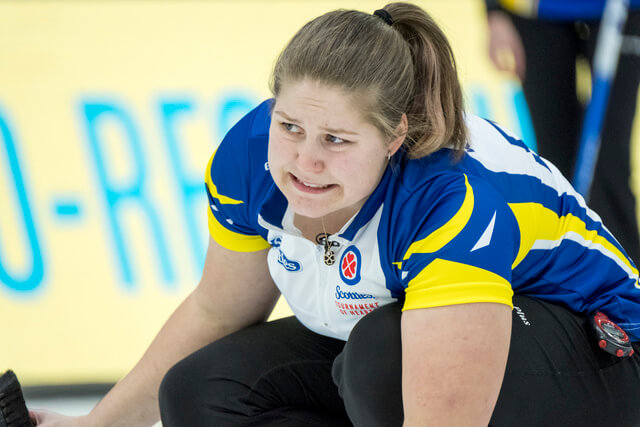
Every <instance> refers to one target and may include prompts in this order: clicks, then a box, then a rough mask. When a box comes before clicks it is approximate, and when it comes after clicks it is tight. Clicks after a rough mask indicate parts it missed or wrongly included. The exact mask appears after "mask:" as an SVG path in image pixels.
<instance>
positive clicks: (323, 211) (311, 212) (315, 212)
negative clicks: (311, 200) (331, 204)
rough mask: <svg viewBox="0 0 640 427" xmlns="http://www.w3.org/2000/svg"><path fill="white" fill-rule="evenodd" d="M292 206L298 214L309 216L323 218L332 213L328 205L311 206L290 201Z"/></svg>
mask: <svg viewBox="0 0 640 427" xmlns="http://www.w3.org/2000/svg"><path fill="white" fill-rule="evenodd" d="M289 204H290V205H291V208H292V209H293V211H294V212H295V213H296V214H297V215H301V216H305V217H307V218H321V217H323V216H325V215H327V214H329V213H331V210H330V209H327V207H326V205H325V206H322V207H319V206H309V205H308V204H304V205H300V204H297V203H289Z"/></svg>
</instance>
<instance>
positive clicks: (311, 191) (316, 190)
mask: <svg viewBox="0 0 640 427" xmlns="http://www.w3.org/2000/svg"><path fill="white" fill-rule="evenodd" d="M289 178H290V179H291V182H292V183H293V186H294V187H295V188H296V189H298V190H300V191H302V192H303V193H308V194H323V193H326V192H328V191H331V190H332V189H333V188H334V187H336V184H328V185H327V186H326V187H309V186H307V185H304V184H303V183H302V180H300V179H298V177H297V176H295V175H294V174H292V173H291V172H289ZM313 184H315V183H313ZM316 185H321V184H316Z"/></svg>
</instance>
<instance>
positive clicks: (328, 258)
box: [316, 217, 340, 265]
mask: <svg viewBox="0 0 640 427" xmlns="http://www.w3.org/2000/svg"><path fill="white" fill-rule="evenodd" d="M320 221H321V222H322V231H323V233H320V234H318V235H316V242H317V243H318V244H319V245H322V246H324V263H325V264H326V265H333V264H334V263H335V262H336V254H335V253H334V252H333V250H331V248H332V247H333V246H340V243H338V242H335V241H334V242H331V241H330V240H329V237H331V234H329V233H327V230H326V228H324V219H323V217H320Z"/></svg>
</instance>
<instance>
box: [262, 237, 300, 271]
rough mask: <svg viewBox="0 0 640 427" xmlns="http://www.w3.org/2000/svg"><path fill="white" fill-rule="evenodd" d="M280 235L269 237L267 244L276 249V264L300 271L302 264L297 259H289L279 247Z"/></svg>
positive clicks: (289, 269)
mask: <svg viewBox="0 0 640 427" xmlns="http://www.w3.org/2000/svg"><path fill="white" fill-rule="evenodd" d="M281 242H282V238H281V237H276V238H274V239H271V241H270V242H269V244H270V245H271V246H273V247H274V248H275V249H276V250H277V251H278V264H280V265H282V266H283V267H284V269H285V270H287V271H302V265H301V264H300V263H299V262H298V261H293V260H290V259H289V258H287V257H286V255H285V254H284V252H282V249H280V243H281Z"/></svg>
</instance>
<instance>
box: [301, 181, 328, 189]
mask: <svg viewBox="0 0 640 427" xmlns="http://www.w3.org/2000/svg"><path fill="white" fill-rule="evenodd" d="M301 182H302V181H301ZM302 183H303V184H304V186H305V187H311V188H326V187H328V185H320V184H309V183H307V182H302Z"/></svg>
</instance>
